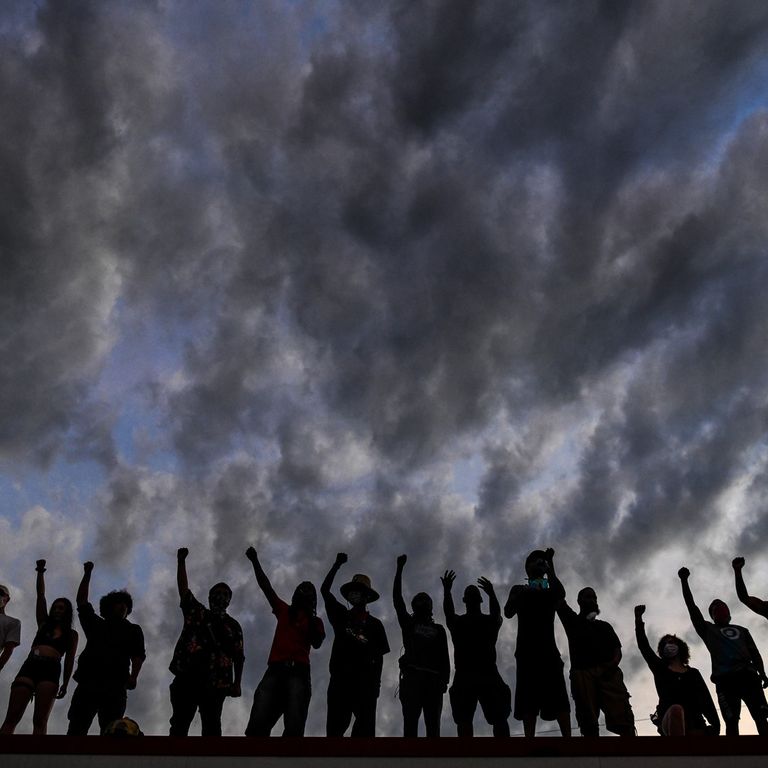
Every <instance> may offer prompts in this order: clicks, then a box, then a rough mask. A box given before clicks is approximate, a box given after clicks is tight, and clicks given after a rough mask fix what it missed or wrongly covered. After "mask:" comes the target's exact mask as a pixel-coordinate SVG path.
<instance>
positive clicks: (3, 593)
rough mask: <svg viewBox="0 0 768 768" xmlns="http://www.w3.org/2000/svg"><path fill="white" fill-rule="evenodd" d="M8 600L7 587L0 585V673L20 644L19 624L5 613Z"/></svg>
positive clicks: (9, 598) (8, 592) (9, 595)
mask: <svg viewBox="0 0 768 768" xmlns="http://www.w3.org/2000/svg"><path fill="white" fill-rule="evenodd" d="M10 600H11V593H10V591H9V590H8V587H6V586H5V585H4V584H0V671H2V669H3V667H4V666H5V665H6V664H7V663H8V659H10V658H11V654H12V653H13V650H14V648H16V646H18V645H19V644H20V643H21V622H20V621H19V620H18V619H15V618H14V617H13V616H8V614H7V613H6V612H5V606H6V605H8V603H9V602H10Z"/></svg>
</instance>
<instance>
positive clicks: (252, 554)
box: [245, 547, 259, 563]
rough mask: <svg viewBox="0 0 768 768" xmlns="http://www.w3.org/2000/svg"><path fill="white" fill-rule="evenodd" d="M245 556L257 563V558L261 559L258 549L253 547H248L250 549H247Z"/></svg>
mask: <svg viewBox="0 0 768 768" xmlns="http://www.w3.org/2000/svg"><path fill="white" fill-rule="evenodd" d="M245 556H246V557H247V558H248V559H249V560H250V561H251V562H252V563H255V562H256V560H258V559H259V556H258V555H257V554H256V550H255V549H254V548H253V547H248V549H246V550H245Z"/></svg>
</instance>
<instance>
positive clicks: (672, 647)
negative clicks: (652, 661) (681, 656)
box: [661, 643, 680, 659]
mask: <svg viewBox="0 0 768 768" xmlns="http://www.w3.org/2000/svg"><path fill="white" fill-rule="evenodd" d="M678 653H680V646H679V645H678V644H677V643H664V647H663V648H662V649H661V655H662V656H663V657H664V658H665V659H672V658H674V657H675V656H677V654H678Z"/></svg>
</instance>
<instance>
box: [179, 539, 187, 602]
mask: <svg viewBox="0 0 768 768" xmlns="http://www.w3.org/2000/svg"><path fill="white" fill-rule="evenodd" d="M187 555H189V550H188V549H187V548H186V547H181V548H179V549H178V550H177V551H176V586H177V587H178V590H179V597H184V595H186V594H187V592H189V581H188V580H187Z"/></svg>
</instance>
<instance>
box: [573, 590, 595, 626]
mask: <svg viewBox="0 0 768 768" xmlns="http://www.w3.org/2000/svg"><path fill="white" fill-rule="evenodd" d="M576 602H577V603H578V604H579V613H580V614H581V615H582V616H587V617H589V616H592V618H595V616H597V615H598V614H599V613H600V606H599V605H598V604H597V594H596V593H595V590H594V589H592V587H584V589H582V590H581V591H580V592H579V594H578V595H577V596H576ZM593 614H594V615H593Z"/></svg>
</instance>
